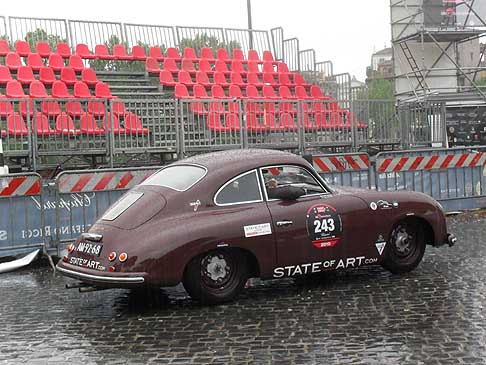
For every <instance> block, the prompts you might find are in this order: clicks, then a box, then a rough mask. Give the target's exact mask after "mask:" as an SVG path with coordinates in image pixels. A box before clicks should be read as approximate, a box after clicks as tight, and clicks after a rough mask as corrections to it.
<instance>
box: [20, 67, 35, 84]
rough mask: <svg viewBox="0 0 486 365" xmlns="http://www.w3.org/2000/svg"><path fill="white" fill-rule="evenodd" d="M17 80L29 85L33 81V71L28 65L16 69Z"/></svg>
mask: <svg viewBox="0 0 486 365" xmlns="http://www.w3.org/2000/svg"><path fill="white" fill-rule="evenodd" d="M17 80H18V81H19V82H20V83H21V84H22V85H29V84H30V83H31V82H32V81H35V77H34V72H32V68H30V66H21V67H19V69H18V70H17Z"/></svg>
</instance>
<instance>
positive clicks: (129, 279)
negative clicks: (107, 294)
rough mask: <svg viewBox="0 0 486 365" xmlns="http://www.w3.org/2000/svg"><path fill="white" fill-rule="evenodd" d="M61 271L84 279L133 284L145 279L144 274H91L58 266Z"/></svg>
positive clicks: (140, 282)
mask: <svg viewBox="0 0 486 365" xmlns="http://www.w3.org/2000/svg"><path fill="white" fill-rule="evenodd" d="M56 268H57V269H58V270H59V271H60V272H62V273H66V274H68V275H72V276H75V277H78V278H84V279H91V280H98V281H101V282H103V283H133V284H142V283H143V282H144V281H145V279H144V278H143V277H142V276H133V277H113V276H98V275H91V274H85V273H82V272H78V271H73V270H68V269H64V268H62V267H56Z"/></svg>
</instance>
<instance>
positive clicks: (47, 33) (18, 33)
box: [8, 17, 70, 47]
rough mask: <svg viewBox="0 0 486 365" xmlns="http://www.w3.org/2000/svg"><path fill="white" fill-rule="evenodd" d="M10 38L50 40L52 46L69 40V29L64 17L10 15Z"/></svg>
mask: <svg viewBox="0 0 486 365" xmlns="http://www.w3.org/2000/svg"><path fill="white" fill-rule="evenodd" d="M8 22H9V29H10V40H11V41H12V42H15V41H16V40H19V39H22V40H26V39H30V40H31V42H32V43H33V44H35V43H36V42H49V43H51V47H54V46H55V43H58V42H69V41H70V40H69V30H68V24H67V21H66V20H64V19H44V18H22V17H9V19H8Z"/></svg>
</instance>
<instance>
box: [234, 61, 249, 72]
mask: <svg viewBox="0 0 486 365" xmlns="http://www.w3.org/2000/svg"><path fill="white" fill-rule="evenodd" d="M231 71H232V72H239V73H240V74H246V70H245V68H244V67H243V63H241V61H240V60H233V61H231Z"/></svg>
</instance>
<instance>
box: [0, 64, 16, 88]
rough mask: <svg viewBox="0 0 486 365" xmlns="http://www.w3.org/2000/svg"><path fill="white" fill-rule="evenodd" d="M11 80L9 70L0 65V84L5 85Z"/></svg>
mask: <svg viewBox="0 0 486 365" xmlns="http://www.w3.org/2000/svg"><path fill="white" fill-rule="evenodd" d="M11 80H13V79H12V74H11V73H10V69H9V68H8V67H7V66H2V65H0V84H1V85H6V84H7V82H9V81H11Z"/></svg>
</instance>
